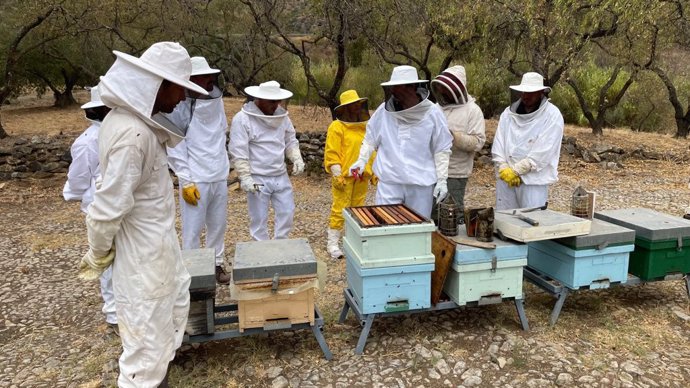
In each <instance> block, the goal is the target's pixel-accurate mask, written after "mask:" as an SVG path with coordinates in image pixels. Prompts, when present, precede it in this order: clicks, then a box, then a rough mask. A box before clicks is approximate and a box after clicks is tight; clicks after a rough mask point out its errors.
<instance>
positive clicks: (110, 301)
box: [100, 265, 117, 325]
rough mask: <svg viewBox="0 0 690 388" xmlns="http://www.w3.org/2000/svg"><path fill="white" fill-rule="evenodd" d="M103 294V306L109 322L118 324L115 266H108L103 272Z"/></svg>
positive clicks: (106, 319)
mask: <svg viewBox="0 0 690 388" xmlns="http://www.w3.org/2000/svg"><path fill="white" fill-rule="evenodd" d="M100 280H101V296H102V297H103V308H102V309H101V311H102V312H103V314H105V321H106V322H107V323H110V324H113V325H117V314H116V313H115V294H114V293H113V266H112V265H111V266H110V267H108V268H106V270H105V271H103V273H102V274H101V278H100Z"/></svg>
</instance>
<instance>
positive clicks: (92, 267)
mask: <svg viewBox="0 0 690 388" xmlns="http://www.w3.org/2000/svg"><path fill="white" fill-rule="evenodd" d="M113 260H115V248H112V249H111V250H110V251H109V252H108V253H106V255H105V256H102V257H96V255H95V254H94V253H93V251H92V250H91V249H89V251H88V252H86V254H84V257H82V258H81V262H79V273H78V275H77V276H78V277H79V278H80V279H83V280H96V279H98V277H99V276H101V274H102V273H103V271H105V269H106V268H108V267H110V265H112V264H113Z"/></svg>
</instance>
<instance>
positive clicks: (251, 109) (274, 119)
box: [242, 101, 288, 129]
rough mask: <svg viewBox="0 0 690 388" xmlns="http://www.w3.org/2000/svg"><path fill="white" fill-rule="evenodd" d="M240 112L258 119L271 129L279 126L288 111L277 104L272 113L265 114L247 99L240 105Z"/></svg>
mask: <svg viewBox="0 0 690 388" xmlns="http://www.w3.org/2000/svg"><path fill="white" fill-rule="evenodd" d="M242 112H244V113H246V114H248V115H250V116H252V117H254V118H256V119H257V120H260V121H261V122H262V123H263V124H264V125H266V126H267V127H269V128H273V129H276V128H278V127H280V126H281V125H282V124H283V121H284V120H285V119H286V118H287V117H288V111H287V110H286V109H285V108H283V107H282V106H279V107H278V109H276V111H275V112H273V115H271V116H269V115H266V114H264V112H262V111H261V109H259V107H257V106H256V104H254V101H249V102H248V103H246V104H244V105H242Z"/></svg>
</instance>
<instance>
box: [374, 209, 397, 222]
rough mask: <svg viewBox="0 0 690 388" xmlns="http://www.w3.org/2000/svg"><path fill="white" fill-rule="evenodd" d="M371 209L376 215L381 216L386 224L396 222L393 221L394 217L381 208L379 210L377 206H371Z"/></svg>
mask: <svg viewBox="0 0 690 388" xmlns="http://www.w3.org/2000/svg"><path fill="white" fill-rule="evenodd" d="M371 210H372V211H373V212H374V213H375V214H376V215H377V216H379V217H381V218H382V219H383V220H384V221H385V222H386V224H388V225H395V224H397V223H398V222H397V221H395V218H392V217H391V216H389V215H388V214H386V213H385V212H384V211H383V210H381V209H379V208H376V207H375V208H373V209H371Z"/></svg>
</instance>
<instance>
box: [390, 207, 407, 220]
mask: <svg viewBox="0 0 690 388" xmlns="http://www.w3.org/2000/svg"><path fill="white" fill-rule="evenodd" d="M386 211H387V212H388V213H389V214H391V215H393V216H394V217H395V219H397V220H398V221H400V223H402V224H409V223H410V221H409V220H408V219H407V217H405V216H404V215H403V214H402V213H400V212H399V211H397V210H396V209H395V208H394V207H387V208H386Z"/></svg>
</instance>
